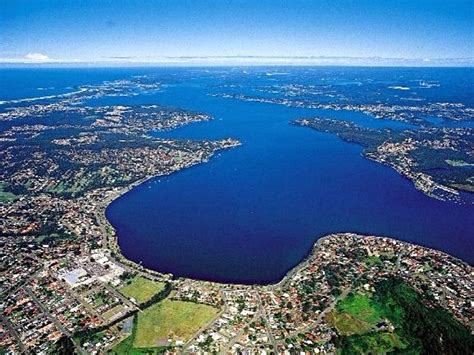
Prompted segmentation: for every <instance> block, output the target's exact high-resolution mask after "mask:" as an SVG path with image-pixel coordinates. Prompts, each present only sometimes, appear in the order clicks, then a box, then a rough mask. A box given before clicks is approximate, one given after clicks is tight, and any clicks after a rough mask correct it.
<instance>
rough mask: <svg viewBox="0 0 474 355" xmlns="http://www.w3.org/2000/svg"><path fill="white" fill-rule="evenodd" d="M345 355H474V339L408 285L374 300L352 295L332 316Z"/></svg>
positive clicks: (379, 288)
mask: <svg viewBox="0 0 474 355" xmlns="http://www.w3.org/2000/svg"><path fill="white" fill-rule="evenodd" d="M329 320H330V323H331V324H332V325H333V326H334V327H335V328H336V330H337V333H338V335H339V336H338V337H337V339H336V346H337V348H338V349H339V351H340V352H341V353H343V354H346V353H347V354H367V353H373V354H375V353H376V354H379V353H387V352H392V351H402V352H407V353H410V354H419V353H426V354H472V353H473V351H474V336H473V335H471V333H470V331H469V329H468V328H467V327H466V326H465V325H463V324H462V323H461V322H459V321H458V320H457V319H456V318H454V317H453V316H452V315H451V314H450V313H449V312H448V311H446V310H445V309H444V308H441V307H440V306H437V305H434V304H432V303H431V302H430V301H429V300H427V299H426V297H424V296H423V295H421V294H419V293H418V292H416V291H415V290H414V289H413V288H411V287H410V286H408V285H407V284H406V283H405V282H404V281H403V280H401V279H398V278H390V279H387V280H384V281H381V282H379V283H378V284H376V285H375V292H374V293H373V294H367V293H353V294H350V295H349V296H348V297H347V298H346V299H344V300H341V301H340V302H339V303H338V305H337V307H336V310H335V311H333V312H332V313H331V314H330V315H329Z"/></svg>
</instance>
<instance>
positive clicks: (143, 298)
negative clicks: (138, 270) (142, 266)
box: [119, 276, 166, 303]
mask: <svg viewBox="0 0 474 355" xmlns="http://www.w3.org/2000/svg"><path fill="white" fill-rule="evenodd" d="M165 285H166V284H165V283H164V282H156V281H152V280H149V279H147V278H144V277H142V276H136V277H134V278H133V279H131V280H128V281H126V285H125V286H123V287H121V288H120V289H119V291H120V292H121V293H122V294H123V295H124V296H125V297H128V298H134V299H135V300H136V301H137V302H138V303H143V302H147V301H149V300H150V299H151V298H152V297H153V296H154V295H155V294H157V293H160V292H161V291H163V290H164V288H165Z"/></svg>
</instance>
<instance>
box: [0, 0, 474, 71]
mask: <svg viewBox="0 0 474 355" xmlns="http://www.w3.org/2000/svg"><path fill="white" fill-rule="evenodd" d="M473 38H474V1H472V0H467V1H465V0H449V1H448V0H442V1H441V0H407V1H396V0H390V1H389V0H354V1H349V0H331V1H330V0H327V1H324V0H323V1H316V0H313V1H303V0H293V1H281V0H271V1H270V0H260V1H258V0H253V1H250V0H247V1H244V0H240V1H225V0H215V1H209V0H193V1H183V0H173V1H171V0H170V1H158V0H155V1H149V0H137V1H130V0H115V1H105V0H89V1H86V0H74V1H69V0H57V1H53V0H49V1H45V0H43V1H37V0H27V1H23V0H11V1H8V0H0V58H1V59H0V60H1V61H3V62H5V61H6V62H8V61H24V62H51V61H52V62H55V61H66V62H67V61H78V62H97V61H106V62H140V61H143V62H173V61H177V62H187V61H196V62H203V61H208V62H209V61H210V62H212V61H218V62H220V61H226V60H233V61H236V60H237V61H238V60H243V61H278V60H281V61H283V62H285V61H289V62H291V61H296V62H298V61H300V62H305V61H311V60H314V61H317V60H320V61H321V60H322V61H324V60H325V61H327V62H328V63H330V62H331V61H333V62H334V61H336V62H337V61H338V60H340V61H341V60H342V61H344V60H347V61H351V60H352V61H362V62H363V61H364V59H361V58H360V57H363V58H366V57H381V58H398V59H397V60H398V61H403V60H406V61H408V62H410V61H414V60H419V59H421V60H423V59H424V60H425V61H426V62H428V59H431V60H433V59H434V61H432V62H433V63H437V61H436V59H437V58H468V57H474V48H473V46H474V44H473V41H474V40H473ZM223 56H224V57H225V56H232V57H239V56H253V57H257V58H248V57H247V58H243V59H242V58H231V59H229V58H222V57H223ZM308 56H311V57H313V58H312V59H311V58H310V59H305V58H297V57H308ZM164 57H166V58H164ZM183 57H186V58H183ZM189 57H192V58H189ZM194 57H205V58H194ZM216 57H217V58H216ZM261 57H267V58H263V59H262V58H261ZM268 57H284V58H280V59H276V58H268ZM295 57H296V58H295ZM321 57H329V58H321ZM335 57H342V59H341V58H335ZM353 57H356V58H355V59H354V58H353ZM367 60H368V61H370V60H373V61H383V60H384V59H380V58H375V59H374V58H372V59H370V58H369V59H367ZM395 61H396V60H395ZM428 63H429V62H428Z"/></svg>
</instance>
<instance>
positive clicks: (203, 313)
mask: <svg viewBox="0 0 474 355" xmlns="http://www.w3.org/2000/svg"><path fill="white" fill-rule="evenodd" d="M217 312H218V310H217V309H216V308H214V307H212V306H208V305H204V304H198V303H193V302H183V301H171V300H167V299H165V300H163V301H161V302H159V303H156V304H154V305H153V306H151V307H149V308H147V309H146V310H144V311H143V312H140V313H139V314H138V317H137V330H136V335H135V339H134V342H133V345H134V347H136V348H147V347H154V346H158V345H159V344H163V342H165V341H166V340H167V339H168V338H173V339H180V340H184V341H186V340H188V339H189V337H190V336H191V335H193V334H194V333H195V332H196V331H198V330H199V329H200V328H201V327H203V326H204V325H206V324H207V323H209V322H210V321H211V320H212V319H213V318H214V317H215V316H216V315H217Z"/></svg>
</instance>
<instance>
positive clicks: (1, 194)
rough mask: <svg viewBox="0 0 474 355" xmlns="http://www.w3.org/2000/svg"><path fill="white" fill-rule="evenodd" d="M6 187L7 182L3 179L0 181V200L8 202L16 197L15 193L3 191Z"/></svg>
mask: <svg viewBox="0 0 474 355" xmlns="http://www.w3.org/2000/svg"><path fill="white" fill-rule="evenodd" d="M6 187H7V183H6V182H4V181H0V202H9V201H13V200H15V199H16V198H17V196H16V195H15V194H12V193H11V192H8V191H5V188H6Z"/></svg>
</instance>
